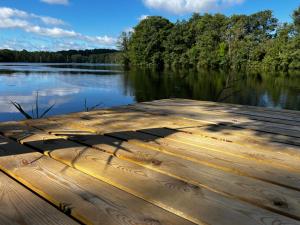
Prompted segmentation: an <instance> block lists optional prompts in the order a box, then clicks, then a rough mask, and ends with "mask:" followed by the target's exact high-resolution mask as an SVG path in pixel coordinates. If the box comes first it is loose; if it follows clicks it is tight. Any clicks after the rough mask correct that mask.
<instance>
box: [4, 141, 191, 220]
mask: <svg viewBox="0 0 300 225" xmlns="http://www.w3.org/2000/svg"><path fill="white" fill-rule="evenodd" d="M0 148H1V152H0V169H2V170H3V171H5V172H6V173H8V174H9V175H10V176H12V177H14V178H15V179H16V180H18V181H20V182H21V183H23V184H24V185H25V186H27V187H28V188H29V189H31V190H32V191H34V192H36V193H38V194H39V195H41V196H43V197H44V198H45V199H47V200H48V201H50V202H52V203H53V204H55V205H56V206H58V207H60V208H61V209H62V210H63V211H65V212H66V213H68V214H70V215H72V216H73V217H75V218H76V219H78V220H79V221H81V222H82V223H85V224H108V225H110V224H113V225H120V224H122V225H123V224H124V225H128V224H142V225H149V224H168V225H173V224H177V225H181V224H187V225H191V224H193V223H191V222H189V221H187V220H185V219H182V218H181V217H179V216H176V215H174V214H171V213H168V212H167V211H165V210H163V209H161V208H159V207H156V206H154V205H152V204H149V203H148V202H146V201H144V200H141V199H140V198H137V197H135V196H133V195H131V194H128V193H127V192H124V191H121V190H119V189H117V188H115V187H113V186H111V185H108V184H107V183H104V182H101V181H100V180H97V179H95V178H92V177H90V176H88V175H86V174H84V173H82V172H79V171H77V170H75V169H73V168H71V167H69V166H66V165H64V164H62V163H60V162H58V161H56V160H54V159H52V158H50V157H48V156H45V155H43V154H41V153H38V152H35V151H34V150H32V149H30V148H28V147H25V146H22V145H20V144H17V143H14V142H13V141H10V140H8V139H6V138H4V137H1V136H0Z"/></svg>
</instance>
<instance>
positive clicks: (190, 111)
mask: <svg viewBox="0 0 300 225" xmlns="http://www.w3.org/2000/svg"><path fill="white" fill-rule="evenodd" d="M131 107H132V108H133V109H137V110H142V111H145V112H148V113H149V112H155V113H158V114H169V115H176V116H180V117H184V118H188V119H193V120H202V121H210V122H214V123H229V124H232V125H235V126H239V127H244V128H247V129H254V130H260V131H264V132H270V133H277V134H284V135H288V136H292V137H300V135H299V126H300V122H297V121H285V122H284V123H283V122H282V120H279V119H268V120H261V121H257V120H254V119H251V117H250V116H242V115H234V114H232V113H226V112H214V111H203V110H201V109H198V108H197V107H184V110H183V108H181V107H176V106H173V107H172V106H157V105H153V104H151V103H148V104H145V103H144V104H136V105H134V106H131Z"/></svg>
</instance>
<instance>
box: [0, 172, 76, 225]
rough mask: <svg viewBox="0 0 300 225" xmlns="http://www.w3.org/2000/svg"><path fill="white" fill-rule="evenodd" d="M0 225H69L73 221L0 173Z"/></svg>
mask: <svg viewBox="0 0 300 225" xmlns="http://www.w3.org/2000/svg"><path fill="white" fill-rule="evenodd" d="M0 224H1V225H17V224H18V225H24V224H31V225H41V224H45V225H51V224H52V225H56V224H62V225H69V224H70V225H71V224H74V225H76V224H78V223H77V222H75V221H74V220H73V219H71V218H70V217H68V216H67V215H65V214H63V213H62V212H60V211H58V210H57V209H55V208H54V207H53V206H51V205H50V204H49V203H47V202H46V201H44V200H43V199H41V198H39V197H38V196H37V195H34V194H33V193H32V192H30V191H29V190H27V189H25V188H24V187H22V186H21V185H20V184H18V183H17V182H16V181H14V180H12V179H11V178H9V177H8V176H7V175H5V174H3V173H2V172H0Z"/></svg>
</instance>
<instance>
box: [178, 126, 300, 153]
mask: <svg viewBox="0 0 300 225" xmlns="http://www.w3.org/2000/svg"><path fill="white" fill-rule="evenodd" d="M175 129H176V128H175ZM176 130H178V131H181V132H185V133H188V134H191V135H193V136H194V137H195V138H196V137H202V138H209V139H212V140H218V141H223V142H227V143H237V144H239V145H243V146H248V147H251V148H255V149H259V150H261V151H265V150H268V151H276V152H278V153H280V154H281V153H283V154H289V155H292V156H298V155H299V154H300V152H299V147H298V146H297V142H296V143H295V142H294V141H293V140H290V139H288V140H287V139H286V137H285V138H284V137H282V136H281V137H280V138H278V136H277V137H276V135H265V134H261V133H259V132H254V131H251V130H250V131H249V130H244V129H239V128H235V127H228V126H222V125H215V124H204V125H201V126H186V127H179V128H177V129H176ZM288 143H290V144H288ZM291 144H292V145H291ZM299 145H300V142H299Z"/></svg>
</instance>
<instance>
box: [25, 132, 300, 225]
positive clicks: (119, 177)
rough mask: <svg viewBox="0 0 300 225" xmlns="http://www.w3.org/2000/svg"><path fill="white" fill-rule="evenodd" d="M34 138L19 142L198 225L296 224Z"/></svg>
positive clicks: (63, 143)
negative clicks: (204, 224)
mask: <svg viewBox="0 0 300 225" xmlns="http://www.w3.org/2000/svg"><path fill="white" fill-rule="evenodd" d="M31 138H33V140H31ZM37 138H38V139H39V140H41V139H42V140H44V141H37V140H36V139H35V138H34V137H28V138H26V139H24V140H23V142H24V143H26V144H28V145H34V146H35V147H38V148H41V149H43V150H45V151H46V152H47V154H48V155H50V156H51V157H53V158H54V159H56V160H59V161H61V162H64V163H66V164H67V165H69V166H72V167H74V168H76V169H78V170H81V171H83V172H85V173H87V174H90V175H92V176H94V177H96V178H98V179H100V180H104V181H105V182H108V183H110V184H112V185H114V186H116V187H118V188H120V189H122V190H126V191H127V192H130V193H132V194H134V195H136V196H138V197H140V198H143V199H145V200H147V201H149V202H151V203H153V204H156V205H159V206H160V207H162V208H164V209H166V210H168V211H171V212H173V213H175V214H177V215H181V216H182V217H184V218H186V219H189V220H190V221H193V222H195V223H198V224H199V223H200V224H202V223H203V222H204V223H207V224H222V225H226V224H231V225H232V224H240V223H241V221H243V224H245V225H247V224H251V225H252V224H272V223H274V222H275V221H276V222H279V223H291V224H299V223H300V222H299V221H296V220H291V219H288V218H287V217H285V216H281V215H279V214H276V213H273V212H270V211H268V210H265V209H261V208H259V207H255V206H252V205H250V204H247V203H243V202H241V201H240V200H237V199H232V198H229V197H225V196H223V195H221V194H219V193H215V192H213V191H211V190H208V189H205V188H202V187H200V186H197V185H193V184H191V183H187V182H183V181H182V180H179V179H175V178H173V177H171V176H167V175H165V174H162V173H158V172H155V171H153V170H149V169H147V168H145V167H143V166H140V165H137V164H134V163H131V162H127V161H126V160H120V159H118V158H116V157H113V156H112V155H110V154H107V153H105V152H102V151H99V150H96V149H92V148H87V147H85V146H82V145H79V144H76V143H75V142H70V141H67V140H63V139H61V138H57V137H53V138H54V139H52V140H46V143H48V145H44V144H43V143H45V138H44V137H37ZM47 146H48V147H47ZM129 151H130V150H129ZM174 196H176V197H174ZM266 218H268V219H266Z"/></svg>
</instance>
